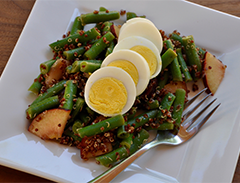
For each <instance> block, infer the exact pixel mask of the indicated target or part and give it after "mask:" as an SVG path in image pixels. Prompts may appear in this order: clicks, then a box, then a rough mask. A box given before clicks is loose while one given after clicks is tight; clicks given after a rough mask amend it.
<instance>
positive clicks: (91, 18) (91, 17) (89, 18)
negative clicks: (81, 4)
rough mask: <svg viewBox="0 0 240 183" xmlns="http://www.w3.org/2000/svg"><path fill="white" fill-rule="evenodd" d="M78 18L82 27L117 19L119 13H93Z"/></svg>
mask: <svg viewBox="0 0 240 183" xmlns="http://www.w3.org/2000/svg"><path fill="white" fill-rule="evenodd" d="M80 17H81V21H82V25H86V24H90V23H99V22H106V21H110V20H116V19H119V18H120V13H119V12H118V11H94V12H93V13H87V14H82V15H81V16H80Z"/></svg>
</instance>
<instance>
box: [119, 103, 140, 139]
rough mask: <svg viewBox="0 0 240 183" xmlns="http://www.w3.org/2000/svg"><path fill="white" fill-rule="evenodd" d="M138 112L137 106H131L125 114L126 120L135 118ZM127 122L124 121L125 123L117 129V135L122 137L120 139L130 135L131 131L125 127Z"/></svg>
mask: <svg viewBox="0 0 240 183" xmlns="http://www.w3.org/2000/svg"><path fill="white" fill-rule="evenodd" d="M136 112H137V107H131V109H130V110H129V111H128V112H127V113H125V114H124V115H123V116H124V119H125V121H128V120H130V119H133V118H134V116H135V114H136ZM127 124H128V123H127V122H125V123H124V125H122V126H120V127H119V128H118V130H117V137H118V138H120V139H124V138H127V137H128V136H129V133H128V132H127V131H126V129H125V126H127Z"/></svg>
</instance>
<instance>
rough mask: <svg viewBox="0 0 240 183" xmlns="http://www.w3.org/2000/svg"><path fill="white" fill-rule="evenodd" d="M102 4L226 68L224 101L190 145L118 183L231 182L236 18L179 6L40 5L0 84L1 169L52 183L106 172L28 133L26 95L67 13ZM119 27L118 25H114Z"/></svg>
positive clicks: (239, 26) (154, 0) (160, 151)
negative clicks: (189, 39) (186, 38)
mask: <svg viewBox="0 0 240 183" xmlns="http://www.w3.org/2000/svg"><path fill="white" fill-rule="evenodd" d="M100 6H104V7H107V8H108V9H110V10H121V9H123V10H127V11H133V12H136V13H137V14H138V15H146V16H147V18H149V19H150V20H152V21H153V22H154V23H155V25H156V26H157V27H158V28H159V29H162V30H164V31H166V33H171V32H172V31H173V30H176V29H177V30H178V31H179V32H181V34H182V35H190V34H192V35H193V36H194V38H195V41H196V43H197V44H198V45H199V46H201V47H204V48H206V49H208V50H209V51H210V52H212V53H213V54H215V55H217V56H218V57H219V58H220V59H221V60H222V61H223V63H224V64H226V65H227V70H226V75H225V78H224V80H223V82H222V84H221V86H220V88H219V89H218V91H217V93H216V95H215V96H216V97H217V98H218V101H219V102H221V103H222V105H221V106H220V108H219V109H218V110H217V112H216V113H215V114H214V116H213V117H212V118H211V119H210V120H209V121H208V123H207V124H206V126H204V127H203V129H202V130H201V131H200V133H199V134H198V135H197V136H196V137H194V139H192V140H191V141H190V142H188V143H186V144H183V145H181V146H178V147H166V146H160V147H157V148H155V149H153V150H151V151H149V152H147V153H146V154H145V155H143V157H141V158H140V159H138V160H137V161H136V162H135V163H134V164H132V165H131V166H129V168H127V169H126V170H125V171H124V172H122V173H121V174H120V175H119V176H118V177H117V178H116V179H115V181H116V182H231V180H232V176H233V173H234V170H235V166H236V161H237V158H238V155H239V147H240V140H239V139H240V133H239V130H240V123H239V119H240V118H239V117H240V116H239V103H240V97H239V90H240V85H239V84H237V83H238V79H239V78H240V72H239V68H240V61H239V59H240V36H239V30H240V19H239V18H237V17H234V16H231V15H227V14H224V13H221V12H218V11H215V10H211V9H208V8H204V7H202V6H198V5H195V4H192V3H189V2H186V1H180V0H145V1H141V0H122V1H120V0H108V1H104V0H101V1H93V0H85V1H84V0H71V1H70V0H60V1H57V0H48V1H46V0H38V1H36V3H35V5H34V8H33V10H32V12H31V14H30V16H29V19H28V21H27V23H26V25H25V27H24V29H23V32H22V34H21V36H20V38H19V40H18V43H17V45H16V47H15V49H14V51H13V53H12V55H11V57H10V59H9V61H8V63H7V66H6V68H5V70H4V72H3V74H2V77H1V80H0V88H1V90H0V105H1V110H0V116H1V120H0V124H1V128H0V164H2V165H4V166H8V167H11V168H15V169H18V170H21V171H24V172H28V173H31V174H35V175H38V176H41V177H44V178H47V179H51V180H54V181H58V182H87V181H89V180H91V179H92V178H94V177H96V176H97V175H99V174H100V173H102V172H103V171H104V170H106V168H105V167H102V166H99V165H97V164H95V162H94V161H88V162H84V161H83V160H81V158H80V152H79V150H78V149H76V148H74V147H68V146H64V145H60V144H57V143H55V142H51V141H43V140H41V139H39V138H38V137H36V136H34V135H33V134H31V133H29V132H28V131H27V127H28V125H29V122H28V121H27V120H26V116H25V109H26V108H27V106H28V104H30V103H31V101H32V100H33V99H34V96H33V95H32V94H29V92H28V91H27V89H28V87H29V86H30V85H31V84H32V82H33V78H35V77H36V76H37V75H38V74H39V64H40V63H42V62H44V61H46V60H48V59H50V58H51V57H52V52H51V50H50V48H49V46H48V44H49V43H52V42H54V41H56V40H57V39H61V37H62V35H63V34H64V33H65V31H66V29H67V27H68V26H69V20H71V18H72V16H73V14H74V13H75V15H76V13H78V12H79V11H80V12H81V13H86V12H92V11H93V10H96V9H98V8H99V7H100ZM120 22H121V21H120Z"/></svg>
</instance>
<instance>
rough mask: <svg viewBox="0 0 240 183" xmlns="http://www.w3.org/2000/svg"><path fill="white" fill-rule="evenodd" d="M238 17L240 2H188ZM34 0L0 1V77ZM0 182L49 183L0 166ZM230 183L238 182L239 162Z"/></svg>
mask: <svg viewBox="0 0 240 183" xmlns="http://www.w3.org/2000/svg"><path fill="white" fill-rule="evenodd" d="M190 1H191V2H194V3H197V4H200V5H203V6H207V7H209V8H213V9H216V10H220V11H222V12H225V13H228V14H232V15H235V16H238V17H240V0H190ZM34 3H35V0H0V54H1V58H0V76H1V74H2V72H3V70H4V67H5V65H6V63H7V61H8V59H9V57H10V55H11V53H12V51H13V49H14V46H15V44H16V42H17V40H18V38H19V36H20V34H21V31H22V29H23V27H24V25H25V23H26V20H27V18H28V16H29V14H30V12H31V10H32V7H33V5H34ZM0 182H51V181H49V180H46V179H43V178H40V177H37V176H34V175H30V174H27V173H24V172H21V171H18V170H13V169H11V168H7V167H4V166H0ZM232 182H235V183H236V182H240V161H238V163H237V167H236V170H235V173H234V177H233V180H232Z"/></svg>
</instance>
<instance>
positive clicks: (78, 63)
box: [71, 60, 102, 73]
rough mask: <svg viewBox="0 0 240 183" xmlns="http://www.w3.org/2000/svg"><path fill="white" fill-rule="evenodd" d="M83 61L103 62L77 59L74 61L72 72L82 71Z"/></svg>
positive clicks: (100, 61)
mask: <svg viewBox="0 0 240 183" xmlns="http://www.w3.org/2000/svg"><path fill="white" fill-rule="evenodd" d="M82 62H85V63H86V62H91V63H96V64H101V63H102V60H77V61H75V62H73V64H72V70H71V73H76V72H80V71H81V63H82Z"/></svg>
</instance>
